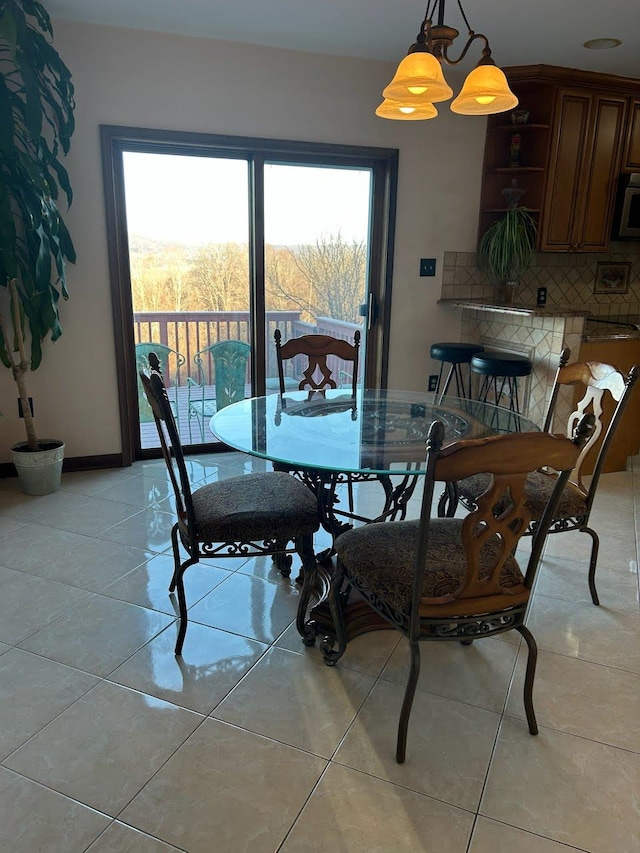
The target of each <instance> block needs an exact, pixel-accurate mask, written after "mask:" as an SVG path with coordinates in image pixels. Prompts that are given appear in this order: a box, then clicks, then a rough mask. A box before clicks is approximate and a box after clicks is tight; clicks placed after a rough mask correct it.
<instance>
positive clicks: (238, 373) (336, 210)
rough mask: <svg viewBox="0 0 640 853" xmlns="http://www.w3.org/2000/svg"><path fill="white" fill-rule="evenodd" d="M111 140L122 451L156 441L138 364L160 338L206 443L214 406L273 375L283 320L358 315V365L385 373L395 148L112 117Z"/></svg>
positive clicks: (192, 439) (108, 166) (353, 324)
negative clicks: (183, 130)
mask: <svg viewBox="0 0 640 853" xmlns="http://www.w3.org/2000/svg"><path fill="white" fill-rule="evenodd" d="M102 140H103V155H104V157H103V161H104V167H105V189H106V197H107V221H108V228H109V240H110V258H111V272H112V283H113V298H114V317H115V331H116V340H117V341H118V340H120V341H121V344H122V345H121V346H120V347H118V348H117V352H118V358H119V359H120V360H121V362H122V365H121V370H119V377H120V383H121V388H120V392H121V393H120V397H121V403H122V416H121V423H122V431H123V447H124V448H125V453H124V456H125V458H126V457H127V455H129V457H130V458H131V459H133V458H139V457H144V456H148V455H154V451H155V449H156V448H157V447H158V441H157V434H156V432H155V424H154V422H153V417H152V415H151V412H150V410H149V408H148V405H147V404H146V401H145V399H144V397H143V395H142V394H141V388H140V384H139V381H138V380H137V371H138V370H139V369H140V368H144V367H145V366H146V363H147V362H146V359H147V358H148V354H149V352H150V351H155V352H156V354H157V355H158V356H159V357H160V359H161V364H162V366H163V369H164V373H165V380H166V384H167V385H168V388H169V397H170V400H171V403H172V407H173V410H174V413H175V415H176V420H177V422H178V425H179V428H180V434H181V438H182V441H183V444H184V445H187V446H189V445H191V446H194V447H207V448H208V447H210V446H211V445H212V444H213V443H215V438H214V436H213V435H212V433H211V431H210V429H209V421H210V419H211V415H212V414H213V413H214V412H215V411H216V410H217V409H219V408H221V407H222V406H225V405H228V404H230V403H232V402H233V401H234V400H236V399H240V398H242V397H245V396H252V395H259V394H264V393H265V392H266V393H270V392H272V391H274V390H276V387H277V383H276V381H275V380H276V377H277V369H276V365H275V352H274V346H273V333H274V330H275V329H276V328H279V329H280V330H281V331H282V336H283V339H285V340H286V339H287V338H289V337H297V336H298V335H301V334H325V335H331V336H332V337H339V338H344V339H346V340H349V341H353V336H354V332H355V331H356V330H360V332H361V335H362V345H361V360H360V371H359V374H360V375H359V377H358V379H359V381H360V382H361V383H363V384H367V385H368V386H372V387H376V386H380V385H382V384H383V383H384V373H385V369H386V356H385V352H386V350H385V341H386V337H385V331H384V330H385V328H386V327H387V326H388V315H387V314H386V313H385V312H384V311H382V312H380V311H378V310H377V306H378V305H380V304H388V300H389V294H390V272H391V234H392V227H393V195H394V188H395V167H396V152H394V151H389V150H386V149H385V150H384V151H380V150H378V149H373V150H372V149H360V148H358V149H356V148H354V149H352V148H346V147H344V146H341V147H336V146H326V145H325V146H323V145H317V146H314V145H310V144H308V143H277V142H276V141H272V140H238V139H233V138H228V137H210V136H202V135H200V134H170V133H168V132H165V133H164V134H161V133H160V132H158V131H141V130H138V129H128V128H110V127H104V128H102ZM332 367H333V368H334V369H335V371H336V373H337V375H338V379H339V381H340V382H342V383H344V384H350V382H351V378H352V377H351V375H350V374H349V373H348V370H346V369H343V366H342V365H340V364H335V365H332ZM345 367H346V366H345ZM127 449H128V450H129V453H128V454H127V452H126V451H127ZM156 452H157V451H156Z"/></svg>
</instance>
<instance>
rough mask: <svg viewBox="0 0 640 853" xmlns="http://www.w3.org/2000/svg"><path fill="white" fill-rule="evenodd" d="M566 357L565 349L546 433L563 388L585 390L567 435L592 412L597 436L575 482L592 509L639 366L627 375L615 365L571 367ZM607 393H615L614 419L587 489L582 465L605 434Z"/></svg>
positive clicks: (582, 455) (585, 450)
mask: <svg viewBox="0 0 640 853" xmlns="http://www.w3.org/2000/svg"><path fill="white" fill-rule="evenodd" d="M565 354H567V359H566V360H568V354H569V350H563V353H562V356H561V361H560V367H559V368H558V372H557V373H556V379H555V383H554V387H553V391H552V394H551V400H550V403H549V408H548V411H547V416H546V418H545V424H544V429H545V431H549V430H550V429H551V425H552V422H553V415H554V410H555V405H556V402H557V399H558V392H559V389H560V388H561V387H562V386H581V387H583V388H584V395H583V396H582V398H581V399H580V400H579V401H578V403H577V404H576V408H575V410H574V411H573V412H571V414H570V415H569V418H568V421H567V427H566V435H567V436H568V437H569V436H571V435H572V434H573V430H574V428H575V426H576V424H577V423H578V422H579V420H580V418H581V417H582V416H583V415H584V414H585V413H586V412H591V413H592V414H593V416H594V419H595V427H594V430H593V433H592V434H591V437H590V438H589V440H588V441H587V443H586V444H585V445H584V447H583V448H582V451H581V453H580V456H579V457H578V461H577V462H576V466H575V469H574V472H573V476H572V481H573V482H574V483H575V485H576V486H577V487H578V488H579V489H580V491H581V492H582V494H583V495H584V496H585V498H586V499H587V502H588V506H589V507H590V506H591V503H592V502H593V498H594V497H595V491H596V488H597V485H598V480H599V478H600V474H601V473H602V467H603V465H604V461H605V458H606V455H607V452H608V450H609V447H610V446H611V441H612V439H613V436H614V434H615V431H616V429H617V427H618V424H619V423H620V419H621V417H622V415H623V412H624V410H625V408H626V406H627V403H628V402H629V397H630V395H631V392H632V390H633V387H634V385H635V383H636V381H637V379H638V376H639V375H640V373H639V368H638V366H634V367H632V368H631V370H630V371H629V373H628V374H627V375H626V376H625V375H624V374H623V373H621V371H619V370H617V369H616V368H615V367H613V365H611V364H603V363H602V362H598V361H585V362H574V363H573V364H567V363H566V361H565V362H564V363H563V359H564V357H565ZM607 393H609V394H611V397H612V398H613V400H614V401H615V403H616V406H615V409H614V411H613V414H612V416H611V420H610V421H609V424H608V426H607V427H606V430H605V433H604V437H603V439H602V443H601V444H600V448H599V450H598V454H597V457H596V461H595V464H594V468H593V473H592V475H591V480H590V483H589V487H588V488H587V487H586V486H585V485H584V482H583V478H582V471H581V469H582V464H583V462H584V459H585V457H586V455H587V453H588V452H589V451H590V450H591V448H592V447H593V445H594V444H595V443H596V442H597V441H598V439H599V438H600V436H601V435H602V431H603V429H604V422H603V418H602V413H603V401H604V398H605V396H606V394H607Z"/></svg>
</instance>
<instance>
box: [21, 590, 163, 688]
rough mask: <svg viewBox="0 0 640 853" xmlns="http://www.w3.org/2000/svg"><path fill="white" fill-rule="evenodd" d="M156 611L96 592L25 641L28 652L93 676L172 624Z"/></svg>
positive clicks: (124, 657) (99, 673)
mask: <svg viewBox="0 0 640 853" xmlns="http://www.w3.org/2000/svg"><path fill="white" fill-rule="evenodd" d="M172 621H173V619H172V618H171V617H170V616H167V615H166V614H164V613H158V612H157V611H155V610H145V609H144V608H143V607H135V606H134V605H133V604H127V603H126V602H124V601H116V600H115V599H113V598H106V597H105V596H102V595H96V596H94V597H93V598H92V600H91V601H89V602H88V603H87V604H85V605H83V606H81V607H77V608H76V609H75V610H73V611H71V612H70V613H67V614H65V615H64V616H61V617H60V618H59V619H57V620H56V621H55V622H53V623H52V624H51V625H47V626H46V627H45V628H43V629H42V630H41V631H38V633H37V634H34V635H33V636H31V637H29V638H28V639H27V640H25V641H24V642H23V643H22V644H21V646H22V648H23V649H27V651H31V652H35V653H36V654H39V655H42V656H43V657H47V658H50V659H51V660H57V661H58V662H59V663H66V664H67V665H68V666H73V667H75V668H76V669H82V670H84V671H85V672H91V673H93V674H94V675H102V676H104V675H108V674H109V673H110V672H112V671H113V670H114V669H115V668H116V667H117V666H120V664H121V663H124V661H125V660H126V659H127V658H128V657H129V656H130V655H132V654H133V653H134V652H136V651H137V650H138V649H139V648H141V647H142V646H143V645H144V644H145V643H147V642H149V640H151V639H152V638H153V637H155V635H156V634H159V633H160V631H162V630H163V629H164V628H166V627H167V626H168V625H170V624H171V623H172Z"/></svg>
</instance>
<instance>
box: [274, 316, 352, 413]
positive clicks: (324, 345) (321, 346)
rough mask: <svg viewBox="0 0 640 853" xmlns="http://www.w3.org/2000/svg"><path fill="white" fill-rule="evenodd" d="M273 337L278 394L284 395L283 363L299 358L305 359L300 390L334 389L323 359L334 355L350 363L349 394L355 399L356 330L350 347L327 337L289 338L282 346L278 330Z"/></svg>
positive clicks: (345, 342)
mask: <svg viewBox="0 0 640 853" xmlns="http://www.w3.org/2000/svg"><path fill="white" fill-rule="evenodd" d="M273 337H274V340H275V345H276V357H277V360H278V380H279V382H280V393H281V394H284V392H285V380H284V362H285V361H287V360H289V359H292V358H295V357H296V356H299V355H302V356H305V357H306V359H307V366H306V368H305V369H304V371H303V379H302V380H301V381H300V384H299V385H298V389H299V390H300V391H304V390H305V388H308V389H309V390H310V392H311V393H313V392H315V391H326V390H327V389H328V388H337V387H338V382H337V381H336V379H335V377H334V375H333V371H332V370H331V368H330V367H329V365H328V364H327V357H328V356H335V357H336V358H339V359H341V360H342V361H346V362H351V364H352V370H351V394H352V396H354V397H355V394H356V388H357V384H358V360H359V353H360V332H359V331H357V330H356V331H355V333H354V335H353V343H352V344H350V343H349V341H345V340H342V339H341V338H332V337H331V336H330V335H302V336H301V337H299V338H291V339H290V340H288V341H287V342H286V343H284V344H283V343H282V333H281V331H280V329H276V330H275V332H274V335H273Z"/></svg>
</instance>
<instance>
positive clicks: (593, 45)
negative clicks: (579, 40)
mask: <svg viewBox="0 0 640 853" xmlns="http://www.w3.org/2000/svg"><path fill="white" fill-rule="evenodd" d="M621 44H622V42H621V41H620V39H589V41H586V42H585V43H584V45H583V47H587V48H589V50H608V49H609V48H611V47H618V45H621Z"/></svg>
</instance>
